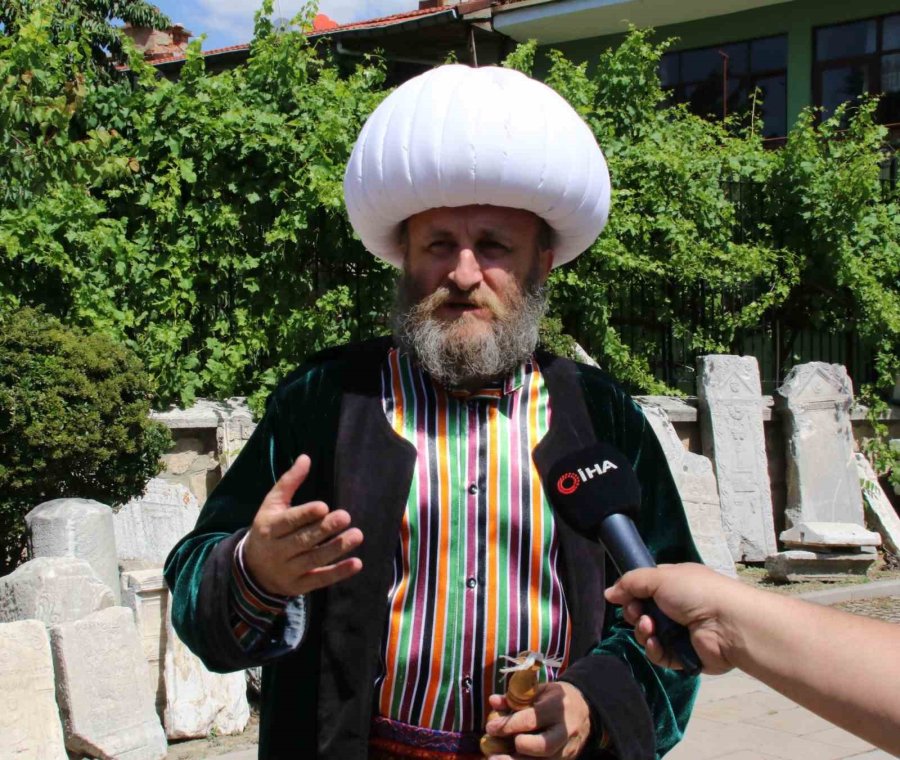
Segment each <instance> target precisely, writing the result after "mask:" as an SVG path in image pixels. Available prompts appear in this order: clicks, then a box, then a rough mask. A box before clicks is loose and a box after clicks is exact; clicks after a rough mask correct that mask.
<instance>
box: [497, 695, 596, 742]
mask: <svg viewBox="0 0 900 760" xmlns="http://www.w3.org/2000/svg"><path fill="white" fill-rule="evenodd" d="M489 701H490V705H491V707H492V708H493V709H494V710H505V709H506V708H507V704H506V698H505V697H503V696H502V695H500V694H492V695H491V696H490V700H489ZM485 729H486V730H487V732H488V733H489V734H491V736H512V737H515V743H516V754H515V755H514V756H513V757H514V758H524V757H547V758H554V760H558V759H559V760H570V758H575V757H578V755H579V753H580V752H581V750H582V749H583V748H584V744H585V742H586V741H587V740H588V737H589V736H590V733H591V711H590V708H589V707H588V704H587V702H586V701H585V699H584V697H583V696H582V694H581V691H580V690H579V689H578V688H577V687H575V686H573V685H572V684H570V683H566V682H565V681H555V682H553V683H545V684H541V685H540V686H538V691H537V696H536V697H535V700H534V704H533V705H532V706H531V707H526V708H525V709H524V710H521V711H519V712H514V713H512V714H511V715H508V716H506V717H504V718H495V719H493V720H490V721H488V724H487V726H485ZM500 758H503V760H508V759H507V756H506V755H495V756H493V759H492V760H499V759H500Z"/></svg>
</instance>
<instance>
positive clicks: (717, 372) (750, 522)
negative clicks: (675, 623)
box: [697, 355, 777, 562]
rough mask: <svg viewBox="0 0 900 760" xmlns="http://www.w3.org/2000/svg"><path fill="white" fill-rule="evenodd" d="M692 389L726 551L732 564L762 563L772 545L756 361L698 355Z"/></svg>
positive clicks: (773, 541) (773, 527) (773, 538)
mask: <svg viewBox="0 0 900 760" xmlns="http://www.w3.org/2000/svg"><path fill="white" fill-rule="evenodd" d="M697 387H698V394H699V395H698V397H699V401H700V409H701V412H702V414H701V436H702V440H703V453H704V454H705V455H706V456H707V457H709V459H710V460H712V462H713V467H714V470H715V475H716V479H717V481H718V487H719V501H720V504H721V511H722V525H723V527H724V530H725V536H726V538H727V540H728V548H729V550H730V552H731V556H732V558H733V559H734V561H736V562H762V561H764V560H765V558H766V557H768V556H769V555H770V554H773V553H774V552H775V551H776V549H777V545H776V541H775V522H774V518H773V515H772V493H771V487H770V485H769V473H768V462H767V458H766V446H765V435H764V432H763V420H762V412H763V407H764V404H763V397H762V392H761V386H760V380H759V367H758V365H757V363H756V359H754V358H753V357H751V356H743V357H741V356H716V355H713V356H703V357H701V358H700V360H699V362H698V373H697Z"/></svg>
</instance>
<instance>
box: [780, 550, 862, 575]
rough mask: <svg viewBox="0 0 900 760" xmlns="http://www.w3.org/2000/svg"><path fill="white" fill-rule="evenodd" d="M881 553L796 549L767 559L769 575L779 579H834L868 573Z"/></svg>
mask: <svg viewBox="0 0 900 760" xmlns="http://www.w3.org/2000/svg"><path fill="white" fill-rule="evenodd" d="M877 558H878V555H877V554H875V553H874V552H872V553H868V552H846V553H838V552H814V551H806V550H802V549H793V550H791V551H786V552H778V553H777V554H773V555H772V556H771V557H769V558H767V559H766V570H767V571H768V574H769V577H770V578H772V579H773V580H776V581H782V582H785V581H790V582H792V583H795V582H797V581H835V580H843V579H844V578H846V576H848V575H865V574H866V573H867V572H868V570H869V568H870V567H871V566H872V564H873V563H874V562H875V560H876V559H877Z"/></svg>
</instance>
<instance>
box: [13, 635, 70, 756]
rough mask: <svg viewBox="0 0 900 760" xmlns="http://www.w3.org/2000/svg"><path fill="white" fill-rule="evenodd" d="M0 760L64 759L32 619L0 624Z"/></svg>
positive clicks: (45, 651)
mask: <svg viewBox="0 0 900 760" xmlns="http://www.w3.org/2000/svg"><path fill="white" fill-rule="evenodd" d="M0 756H2V757H4V758H8V759H9V760H66V757H67V755H66V746H65V742H64V740H63V731H62V725H61V724H60V722H59V710H58V709H57V707H56V695H55V693H54V687H53V659H52V658H51V656H50V640H49V639H48V637H47V629H46V628H45V627H44V625H43V623H41V622H39V621H37V620H22V621H20V622H16V623H3V624H0Z"/></svg>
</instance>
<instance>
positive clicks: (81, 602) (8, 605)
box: [0, 557, 115, 626]
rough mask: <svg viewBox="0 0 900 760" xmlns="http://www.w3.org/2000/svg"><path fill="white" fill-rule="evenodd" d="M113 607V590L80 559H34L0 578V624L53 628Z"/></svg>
mask: <svg viewBox="0 0 900 760" xmlns="http://www.w3.org/2000/svg"><path fill="white" fill-rule="evenodd" d="M114 604H115V599H114V597H113V593H112V590H111V589H110V588H109V587H108V586H107V585H106V584H105V583H103V581H101V580H100V579H99V578H98V577H97V576H96V575H95V574H94V571H93V570H92V569H91V566H90V565H89V564H88V563H87V562H85V561H84V560H83V559H75V558H74V557H37V558H35V559H32V560H29V561H28V562H26V563H25V564H24V565H20V566H19V567H18V568H16V569H15V570H14V571H13V572H12V573H10V574H9V575H7V576H6V577H5V578H0V622H3V623H11V622H13V621H14V620H29V619H30V620H40V621H41V622H42V623H43V624H44V625H48V626H50V625H56V624H57V623H66V622H69V621H70V620H79V619H81V618H83V617H87V616H88V615H90V614H91V613H93V612H97V611H98V610H102V609H105V608H106V607H112V606H113V605H114Z"/></svg>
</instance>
